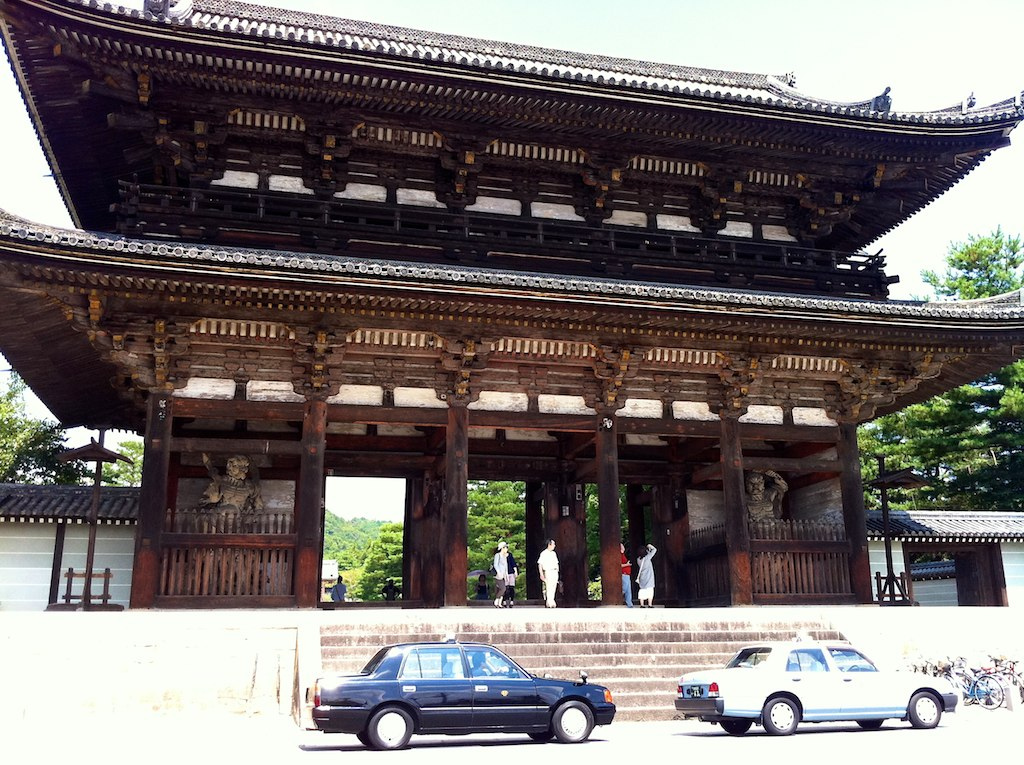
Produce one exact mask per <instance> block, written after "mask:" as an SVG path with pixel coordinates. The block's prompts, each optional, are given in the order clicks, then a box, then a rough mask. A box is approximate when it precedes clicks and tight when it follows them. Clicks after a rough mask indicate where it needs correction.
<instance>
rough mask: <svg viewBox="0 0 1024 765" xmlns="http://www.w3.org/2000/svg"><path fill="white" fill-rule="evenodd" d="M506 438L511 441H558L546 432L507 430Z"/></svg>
mask: <svg viewBox="0 0 1024 765" xmlns="http://www.w3.org/2000/svg"><path fill="white" fill-rule="evenodd" d="M505 438H506V439H508V440H509V441H557V440H558V439H556V438H555V437H554V436H552V435H551V434H549V433H548V432H547V431H544V430H506V431H505Z"/></svg>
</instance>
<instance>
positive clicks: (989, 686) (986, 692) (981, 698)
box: [970, 675, 1005, 709]
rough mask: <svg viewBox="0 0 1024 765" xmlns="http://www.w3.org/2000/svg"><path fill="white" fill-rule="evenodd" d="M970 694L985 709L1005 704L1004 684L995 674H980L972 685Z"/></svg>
mask: <svg viewBox="0 0 1024 765" xmlns="http://www.w3.org/2000/svg"><path fill="white" fill-rule="evenodd" d="M970 696H971V697H972V698H973V699H974V700H975V701H977V702H978V704H979V705H980V706H982V707H983V708H984V709H999V707H1001V706H1002V705H1003V701H1004V696H1005V694H1004V693H1003V686H1002V684H1001V683H1000V682H999V680H998V679H997V678H996V677H994V676H993V675H980V676H979V677H978V678H977V679H976V680H975V681H974V683H973V684H972V685H971V690H970Z"/></svg>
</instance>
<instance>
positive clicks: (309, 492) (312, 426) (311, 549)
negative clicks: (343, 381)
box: [294, 399, 327, 608]
mask: <svg viewBox="0 0 1024 765" xmlns="http://www.w3.org/2000/svg"><path fill="white" fill-rule="evenodd" d="M326 439H327V402H326V401H324V400H322V399H310V400H309V401H307V402H306V408H305V412H304V414H303V418H302V453H301V455H300V456H299V483H298V486H297V487H296V492H295V495H296V496H295V499H296V502H295V505H296V513H297V517H296V519H295V530H296V546H295V584H294V586H295V604H296V605H297V606H298V607H299V608H315V607H316V606H317V604H318V603H319V602H320V588H321V582H320V565H321V560H320V559H321V557H322V551H323V522H324V451H325V449H326V445H327V441H326Z"/></svg>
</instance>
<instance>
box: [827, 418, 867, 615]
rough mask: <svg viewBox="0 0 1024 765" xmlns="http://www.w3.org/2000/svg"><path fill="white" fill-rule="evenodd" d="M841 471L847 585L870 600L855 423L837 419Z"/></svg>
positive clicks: (861, 599)
mask: <svg viewBox="0 0 1024 765" xmlns="http://www.w3.org/2000/svg"><path fill="white" fill-rule="evenodd" d="M836 452H837V454H838V457H839V465H840V467H841V469H842V471H843V472H842V474H841V475H840V477H839V489H840V494H841V496H842V499H843V523H844V524H845V525H846V538H847V539H848V540H849V541H850V586H851V587H852V588H853V594H854V597H856V598H857V602H858V603H872V602H874V599H875V598H874V592H873V590H872V587H871V564H870V561H869V559H868V529H867V517H866V513H865V510H864V482H863V479H862V477H861V473H860V448H859V447H858V446H857V424H856V423H853V422H841V423H839V442H838V443H837V444H836Z"/></svg>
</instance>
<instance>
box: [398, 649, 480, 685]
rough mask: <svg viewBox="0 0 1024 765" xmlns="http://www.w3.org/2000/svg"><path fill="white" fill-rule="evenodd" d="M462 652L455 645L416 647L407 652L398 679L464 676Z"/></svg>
mask: <svg viewBox="0 0 1024 765" xmlns="http://www.w3.org/2000/svg"><path fill="white" fill-rule="evenodd" d="M465 676H466V673H465V672H464V671H463V669H462V652H461V651H460V650H459V649H458V648H457V647H455V646H452V647H447V646H446V647H437V648H433V647H432V648H417V649H414V650H412V651H410V652H409V654H408V656H406V657H405V663H404V664H403V665H402V671H401V673H399V676H398V679H399V680H441V679H445V678H464V677H465Z"/></svg>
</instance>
